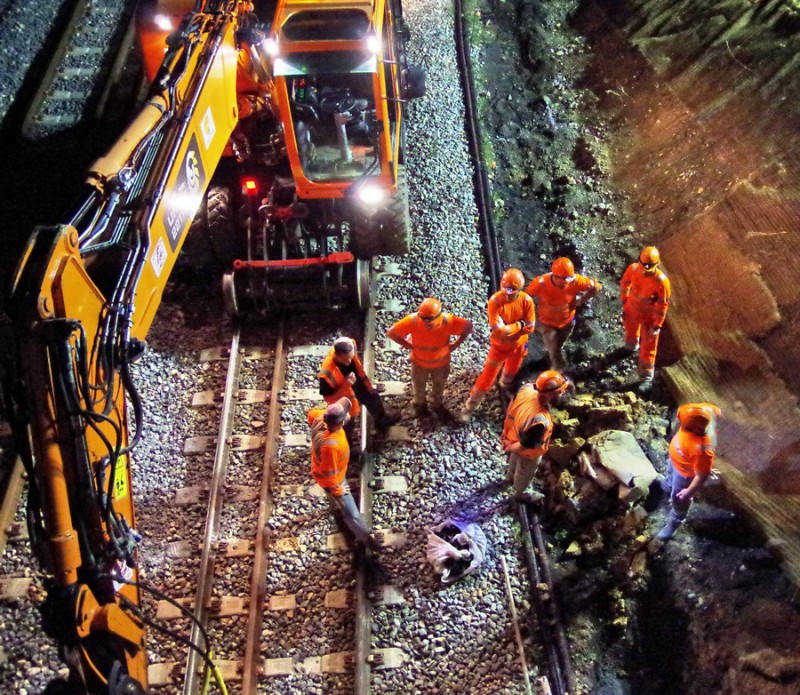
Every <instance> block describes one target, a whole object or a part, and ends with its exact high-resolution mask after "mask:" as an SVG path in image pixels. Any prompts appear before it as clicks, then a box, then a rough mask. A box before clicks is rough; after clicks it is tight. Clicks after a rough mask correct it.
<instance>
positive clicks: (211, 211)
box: [206, 186, 242, 269]
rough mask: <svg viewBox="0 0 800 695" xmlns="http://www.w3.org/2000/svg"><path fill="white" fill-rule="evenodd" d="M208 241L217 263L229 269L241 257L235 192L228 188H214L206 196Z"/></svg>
mask: <svg viewBox="0 0 800 695" xmlns="http://www.w3.org/2000/svg"><path fill="white" fill-rule="evenodd" d="M206 210H207V213H206V220H207V232H208V240H209V243H210V244H211V248H212V250H213V253H214V258H215V260H216V261H217V263H218V264H219V265H220V266H222V267H223V268H225V269H227V268H230V267H231V266H232V265H233V261H234V260H235V259H236V258H238V257H239V252H240V249H241V246H242V244H241V240H240V239H239V230H238V229H237V227H236V218H235V212H234V197H233V191H232V190H231V189H230V187H228V186H212V187H211V188H209V189H208V193H207V194H206Z"/></svg>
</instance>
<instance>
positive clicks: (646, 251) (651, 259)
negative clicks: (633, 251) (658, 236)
mask: <svg viewBox="0 0 800 695" xmlns="http://www.w3.org/2000/svg"><path fill="white" fill-rule="evenodd" d="M660 261H661V254H660V253H659V252H658V249H657V248H656V247H655V246H646V247H645V248H643V249H642V252H641V253H640V254H639V263H642V264H644V265H658V264H659V263H660Z"/></svg>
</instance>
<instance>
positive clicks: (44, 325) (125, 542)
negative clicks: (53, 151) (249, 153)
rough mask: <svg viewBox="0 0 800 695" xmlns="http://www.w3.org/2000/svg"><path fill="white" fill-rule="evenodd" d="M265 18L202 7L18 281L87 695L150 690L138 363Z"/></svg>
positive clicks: (22, 379) (32, 408) (32, 502)
mask: <svg viewBox="0 0 800 695" xmlns="http://www.w3.org/2000/svg"><path fill="white" fill-rule="evenodd" d="M172 4H174V3H172ZM254 26H255V18H254V16H253V15H252V5H251V3H248V2H221V1H217V2H212V1H202V0H198V2H196V3H195V6H194V11H190V12H189V13H188V14H186V16H185V18H184V19H183V21H182V23H181V25H180V27H179V28H178V29H177V30H176V31H175V32H173V33H172V34H171V35H170V36H169V39H168V41H167V50H166V53H165V56H164V60H163V64H162V66H161V69H160V70H159V72H158V74H157V75H156V79H155V81H154V83H153V86H152V88H151V91H150V94H149V96H148V98H147V102H146V104H145V105H144V107H143V108H142V109H141V111H140V113H139V115H138V116H137V117H136V118H135V119H134V121H133V123H132V124H131V125H130V126H129V127H128V129H127V130H126V131H125V132H124V134H123V135H122V136H121V137H120V138H119V139H118V140H117V142H116V144H115V145H114V146H113V147H112V149H111V150H110V151H109V152H108V153H107V155H106V156H104V157H102V158H101V159H99V160H97V161H96V162H95V164H94V165H93V167H92V169H91V171H90V174H89V177H88V181H87V189H86V190H87V193H86V196H85V197H84V198H83V199H82V200H81V202H80V204H79V205H78V206H77V208H76V210H75V212H74V213H73V214H72V215H71V217H70V218H69V220H68V222H67V223H66V224H63V225H58V226H52V227H39V228H37V229H36V230H35V232H34V234H33V236H32V237H31V239H30V241H29V243H28V246H27V248H26V250H25V253H24V255H23V257H22V259H21V260H20V262H19V265H18V267H17V270H16V273H15V276H14V281H13V287H12V296H11V301H10V302H9V306H10V312H13V319H14V322H15V326H16V334H17V344H18V355H17V363H18V377H17V383H16V384H15V386H14V388H13V389H12V391H13V393H14V394H16V398H15V399H14V403H15V410H14V413H13V418H12V419H13V426H14V431H15V436H16V439H17V442H18V448H19V450H20V452H21V454H22V456H23V459H24V460H25V462H26V466H27V469H28V477H29V484H30V491H29V497H28V520H29V527H30V534H31V542H32V543H33V544H34V546H35V549H36V552H37V555H38V556H39V557H40V559H41V561H42V563H43V565H44V567H45V568H46V569H47V570H48V572H49V574H50V575H51V576H52V580H51V583H50V586H49V587H48V596H47V599H46V601H45V605H44V609H43V620H44V627H45V630H46V631H47V632H48V634H50V635H51V636H53V637H54V638H55V639H56V640H57V641H58V644H59V647H60V652H61V655H62V657H63V658H64V660H65V661H66V662H67V664H68V665H69V667H70V683H71V684H72V685H73V686H75V687H76V689H77V690H78V691H79V692H84V691H85V692H88V693H121V692H125V693H136V692H145V688H146V687H147V661H146V656H145V625H144V621H143V618H142V614H141V611H140V609H139V606H140V596H139V587H138V585H137V582H138V579H139V576H138V569H137V544H138V541H139V536H138V534H137V533H136V519H135V511H134V504H133V499H132V482H131V469H130V464H131V462H130V451H131V449H132V447H133V446H134V445H135V443H136V440H137V439H138V438H139V436H140V433H141V405H140V403H139V399H138V396H137V394H136V389H135V388H134V384H133V381H132V379H131V375H130V371H129V368H130V365H131V363H132V362H133V361H134V360H135V359H136V358H137V357H139V356H140V355H141V354H142V353H143V351H144V339H145V337H146V335H147V332H148V329H149V327H150V325H151V323H152V321H153V317H154V315H155V312H156V309H157V307H158V305H159V303H160V301H161V295H162V292H163V290H164V286H165V284H166V282H167V278H168V277H169V275H170V272H171V270H172V268H173V266H174V264H175V261H176V258H177V256H178V254H179V252H180V250H181V246H182V244H183V242H184V238H185V236H186V234H187V232H188V229H189V226H190V223H191V221H192V219H193V217H194V214H195V211H196V209H197V208H198V206H199V204H200V202H201V199H202V197H203V195H204V193H205V190H206V187H207V185H208V180H209V178H210V176H211V174H212V173H213V171H214V170H215V168H216V166H217V164H218V162H219V160H220V158H221V157H222V155H223V152H224V151H225V148H226V147H227V146H228V140H229V138H230V136H231V133H232V132H233V130H234V128H235V127H236V124H237V122H238V110H237V62H239V60H238V58H239V52H240V37H241V36H242V33H243V32H244V33H246V32H247V31H250V30H251V29H252V27H254ZM129 414H130V416H131V417H132V419H133V420H134V422H133V423H132V427H131V428H130V429H129V422H128V418H129Z"/></svg>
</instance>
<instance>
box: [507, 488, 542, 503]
mask: <svg viewBox="0 0 800 695" xmlns="http://www.w3.org/2000/svg"><path fill="white" fill-rule="evenodd" d="M514 499H515V500H516V501H517V502H520V503H522V504H536V505H540V504H541V503H542V502H544V494H543V493H541V492H539V491H538V490H534V491H533V492H518V493H516V494H515V495H514Z"/></svg>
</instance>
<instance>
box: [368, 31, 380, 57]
mask: <svg viewBox="0 0 800 695" xmlns="http://www.w3.org/2000/svg"><path fill="white" fill-rule="evenodd" d="M367 50H368V51H369V52H370V53H372V54H373V55H378V53H380V50H381V40H380V39H379V38H378V37H377V36H375V34H371V35H369V36H367Z"/></svg>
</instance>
